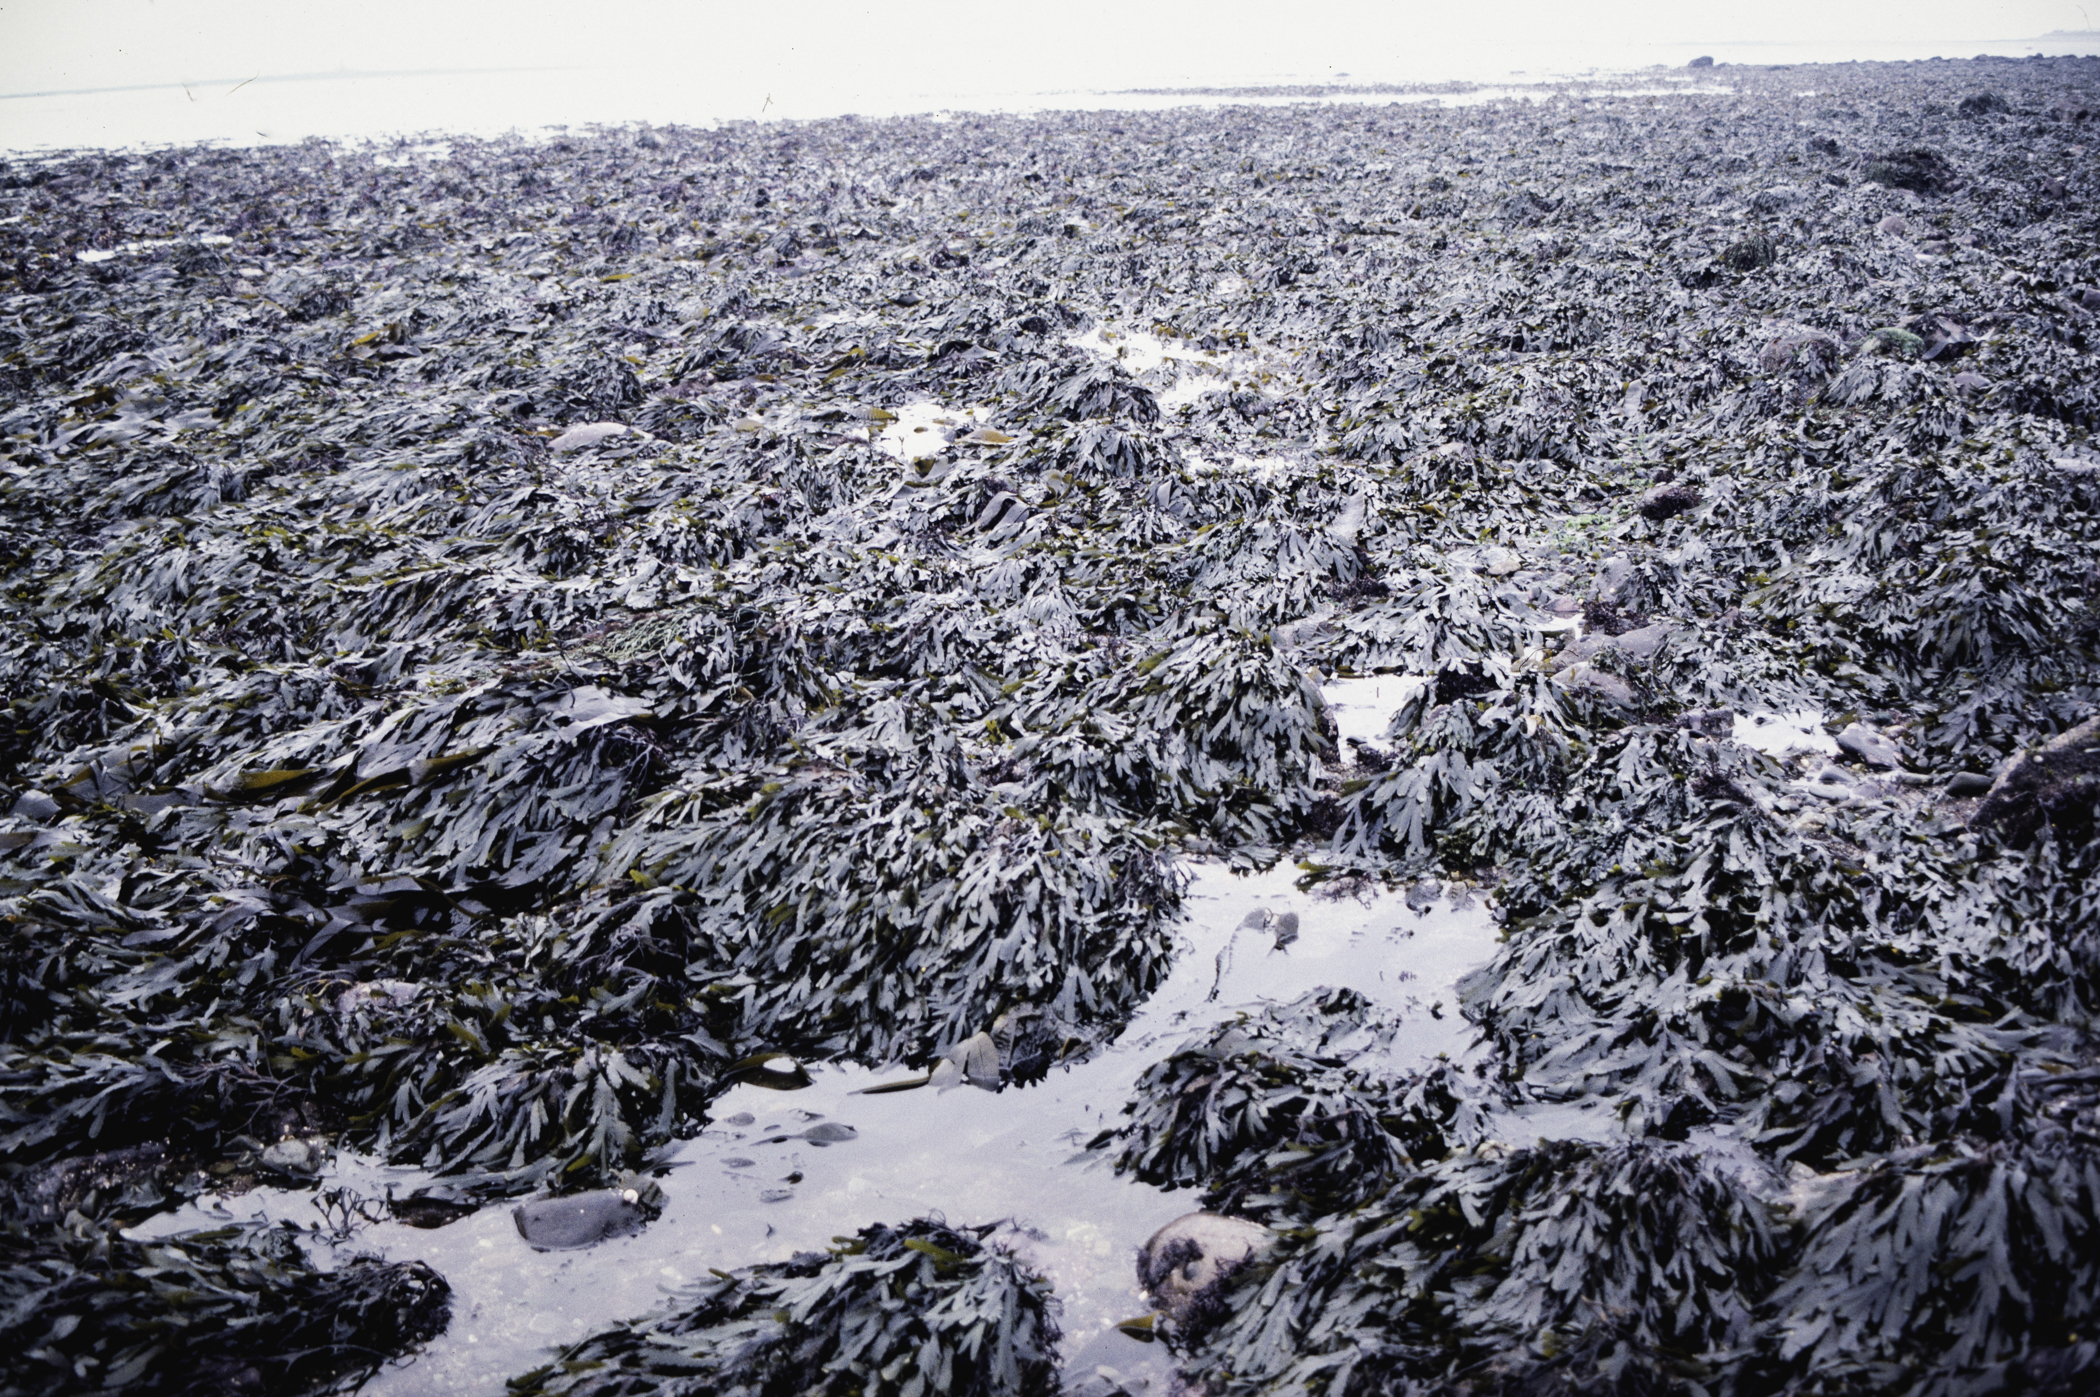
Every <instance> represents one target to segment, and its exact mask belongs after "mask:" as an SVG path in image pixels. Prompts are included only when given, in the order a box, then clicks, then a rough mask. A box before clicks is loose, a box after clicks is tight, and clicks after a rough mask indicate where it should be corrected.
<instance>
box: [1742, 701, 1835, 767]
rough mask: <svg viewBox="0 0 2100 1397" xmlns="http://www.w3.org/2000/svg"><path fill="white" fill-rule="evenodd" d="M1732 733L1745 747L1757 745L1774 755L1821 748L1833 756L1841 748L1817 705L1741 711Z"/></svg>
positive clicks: (1781, 755) (1768, 754)
mask: <svg viewBox="0 0 2100 1397" xmlns="http://www.w3.org/2000/svg"><path fill="white" fill-rule="evenodd" d="M1731 735H1732V736H1733V737H1734V738H1735V740H1736V741H1737V742H1740V743H1742V744H1743V745H1744V746H1745V747H1755V748H1756V749H1757V750H1758V751H1760V752H1763V753H1765V754H1766V755H1767V756H1773V757H1790V756H1792V755H1794V754H1795V753H1796V752H1820V753H1822V754H1824V755H1825V756H1831V757H1834V756H1836V755H1837V750H1838V745H1837V739H1836V738H1834V737H1832V736H1831V735H1830V734H1829V733H1827V732H1825V731H1824V730H1823V712H1822V710H1821V709H1817V708H1800V709H1795V710H1792V711H1790V712H1786V713H1739V714H1737V715H1736V719H1735V729H1734V732H1733V733H1732V734H1731Z"/></svg>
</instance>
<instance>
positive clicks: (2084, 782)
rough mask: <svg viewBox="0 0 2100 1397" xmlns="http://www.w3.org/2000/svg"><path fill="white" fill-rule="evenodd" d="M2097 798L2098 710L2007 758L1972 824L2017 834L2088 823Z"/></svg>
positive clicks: (2099, 792) (2099, 776) (2099, 787)
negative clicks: (2065, 729)
mask: <svg viewBox="0 0 2100 1397" xmlns="http://www.w3.org/2000/svg"><path fill="white" fill-rule="evenodd" d="M2095 801H2100V714H2096V715H2094V716H2093V717H2091V718H2088V719H2086V720H2085V721H2084V722H2082V723H2080V724H2079V725H2078V726H2077V727H2075V728H2072V729H2071V730H2070V731H2069V732H2067V733H2064V734H2062V735H2061V736H2059V737H2057V738H2055V739H2053V740H2051V741H2050V742H2048V743H2047V744H2045V745H2044V746H2042V747H2040V748H2038V749H2037V750H2035V751H2032V752H2028V753H2025V754H2023V755H2021V756H2018V757H2014V758H2013V759H2012V760H2011V761H2009V762H2007V763H2006V764H2005V765H2004V767H2002V768H2001V769H2000V770H1999V772H1998V778H1997V779H1996V780H1995V781H1993V782H1991V789H1990V791H1989V792H1988V793H1987V794H1986V795H1985V796H1984V798H1983V804H1982V805H1980V806H1978V807H1977V809H1976V814H1975V815H1974V816H1972V817H1971V818H1970V820H1969V826H1970V828H1972V829H1982V828H1984V827H1985V826H1996V827H1997V828H1999V829H2001V830H2003V831H2004V832H2005V833H2007V834H2009V835H2011V836H2012V837H2014V838H2016V839H2018V838H2024V837H2026V836H2027V835H2030V834H2032V833H2034V832H2035V831H2036V830H2037V829H2039V828H2041V827H2042V826H2043V825H2045V824H2048V825H2055V826H2064V825H2073V826H2090V824H2091V823H2092V818H2093V805H2094V803H2095Z"/></svg>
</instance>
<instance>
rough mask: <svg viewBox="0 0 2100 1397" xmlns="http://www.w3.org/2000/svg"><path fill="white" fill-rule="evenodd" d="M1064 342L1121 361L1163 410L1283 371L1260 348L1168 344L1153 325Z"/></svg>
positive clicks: (1110, 329)
mask: <svg viewBox="0 0 2100 1397" xmlns="http://www.w3.org/2000/svg"><path fill="white" fill-rule="evenodd" d="M1220 287H1221V290H1220V294H1229V293H1226V292H1224V291H1223V289H1222V288H1223V283H1222V282H1221V283H1220ZM1065 343H1066V344H1069V345H1071V346H1072V347H1073V348H1074V349H1082V350H1085V351H1086V352H1087V353H1089V354H1092V355H1094V356H1095V357H1097V358H1101V359H1106V360H1108V361H1109V362H1111V363H1113V364H1116V365H1119V366H1120V367H1121V368H1122V369H1123V370H1124V371H1125V372H1127V373H1128V374H1130V375H1131V377H1133V378H1135V379H1137V380H1138V381H1139V382H1141V383H1143V384H1144V385H1145V386H1146V387H1148V388H1150V389H1152V390H1153V392H1152V396H1153V398H1154V400H1155V401H1157V402H1158V404H1159V406H1160V410H1161V411H1163V412H1173V411H1175V410H1176V409H1178V408H1181V407H1185V406H1187V405H1188V404H1190V403H1193V402H1195V401H1197V400H1198V399H1200V398H1201V397H1202V396H1203V395H1204V394H1206V393H1215V392H1218V391H1220V390H1222V389H1227V388H1236V387H1239V386H1240V385H1241V384H1242V383H1248V384H1252V383H1256V382H1266V381H1268V380H1270V379H1272V378H1274V377H1275V376H1276V375H1278V374H1279V373H1281V372H1282V370H1281V369H1279V368H1278V367H1277V366H1275V365H1273V364H1270V363H1267V362H1264V361H1263V360H1262V358H1261V357H1260V356H1259V355H1257V354H1251V353H1213V352H1211V351H1209V350H1203V349H1197V348H1195V347H1194V346H1192V345H1186V344H1169V343H1168V342H1167V341H1166V340H1164V339H1162V338H1160V337H1159V336H1158V335H1155V334H1152V333H1150V332H1149V331H1145V330H1126V329H1119V328H1116V327H1114V326H1110V325H1096V326H1095V327H1094V328H1093V329H1091V330H1088V331H1087V332H1086V333H1085V334H1083V335H1071V336H1068V337H1067V338H1066V340H1065Z"/></svg>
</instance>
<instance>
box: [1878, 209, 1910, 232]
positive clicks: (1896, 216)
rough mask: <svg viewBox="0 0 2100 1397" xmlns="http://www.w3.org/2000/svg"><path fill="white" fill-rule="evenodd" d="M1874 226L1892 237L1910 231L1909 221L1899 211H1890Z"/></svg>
mask: <svg viewBox="0 0 2100 1397" xmlns="http://www.w3.org/2000/svg"><path fill="white" fill-rule="evenodd" d="M1874 226H1875V227H1876V228H1877V229H1879V230H1880V231H1881V232H1884V233H1887V234H1888V235H1889V236H1890V237H1894V238H1900V237H1902V236H1903V235H1904V234H1905V233H1908V232H1909V231H1910V224H1909V222H1908V221H1906V220H1905V219H1904V217H1903V215H1902V214H1900V213H1892V214H1890V215H1889V216H1888V217H1887V218H1884V219H1882V220H1881V222H1879V223H1877V224H1875V225H1874Z"/></svg>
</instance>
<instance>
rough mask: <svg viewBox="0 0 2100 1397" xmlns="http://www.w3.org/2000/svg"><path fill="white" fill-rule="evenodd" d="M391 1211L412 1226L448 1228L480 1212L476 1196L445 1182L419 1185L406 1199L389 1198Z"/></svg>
mask: <svg viewBox="0 0 2100 1397" xmlns="http://www.w3.org/2000/svg"><path fill="white" fill-rule="evenodd" d="M386 1207H387V1211H388V1212H389V1213H392V1214H393V1215H394V1217H395V1218H396V1219H397V1220H398V1221H401V1222H405V1223H407V1224H408V1225H409V1226H410V1227H421V1228H426V1229H427V1228H433V1227H444V1226H447V1225H449V1224H451V1223H455V1222H458V1221H459V1220H460V1219H461V1218H463V1217H468V1216H470V1215H472V1214H474V1213H476V1212H479V1211H480V1204H478V1203H476V1202H475V1201H474V1199H473V1197H472V1196H471V1195H469V1194H467V1193H464V1192H462V1191H460V1190H458V1189H453V1188H448V1187H445V1186H442V1185H438V1186H434V1187H431V1188H419V1189H417V1190H416V1191H415V1192H414V1193H411V1194H410V1195H409V1196H408V1197H406V1198H388V1199H387V1201H386Z"/></svg>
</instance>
